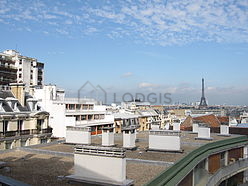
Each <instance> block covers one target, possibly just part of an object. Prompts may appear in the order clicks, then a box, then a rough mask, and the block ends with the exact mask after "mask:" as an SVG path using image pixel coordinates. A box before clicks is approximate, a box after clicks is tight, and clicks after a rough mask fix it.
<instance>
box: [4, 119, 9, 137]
mask: <svg viewBox="0 0 248 186" xmlns="http://www.w3.org/2000/svg"><path fill="white" fill-rule="evenodd" d="M8 125H9V122H8V121H3V133H4V134H5V133H6V132H7V131H8Z"/></svg>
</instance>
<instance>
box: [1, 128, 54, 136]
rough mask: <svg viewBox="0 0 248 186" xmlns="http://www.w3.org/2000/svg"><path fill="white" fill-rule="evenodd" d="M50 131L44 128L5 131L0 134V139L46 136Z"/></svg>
mask: <svg viewBox="0 0 248 186" xmlns="http://www.w3.org/2000/svg"><path fill="white" fill-rule="evenodd" d="M52 130H53V129H52V128H46V129H41V130H37V129H27V130H15V131H5V132H0V138H5V137H15V136H24V135H33V134H48V133H52Z"/></svg>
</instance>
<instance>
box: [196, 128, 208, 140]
mask: <svg viewBox="0 0 248 186" xmlns="http://www.w3.org/2000/svg"><path fill="white" fill-rule="evenodd" d="M198 138H206V139H207V138H210V128H206V127H199V128H198Z"/></svg>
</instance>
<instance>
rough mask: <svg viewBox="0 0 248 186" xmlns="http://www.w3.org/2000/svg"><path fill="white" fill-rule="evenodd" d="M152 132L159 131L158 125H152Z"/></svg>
mask: <svg viewBox="0 0 248 186" xmlns="http://www.w3.org/2000/svg"><path fill="white" fill-rule="evenodd" d="M151 127H152V130H159V125H152V126H151Z"/></svg>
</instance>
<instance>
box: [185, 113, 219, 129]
mask: <svg viewBox="0 0 248 186" xmlns="http://www.w3.org/2000/svg"><path fill="white" fill-rule="evenodd" d="M193 122H198V123H205V124H207V125H208V126H209V127H219V126H220V124H221V122H220V121H219V119H218V118H217V117H216V116H215V115H213V114H211V115H205V116H199V117H194V118H192V117H191V116H188V117H187V118H186V119H185V121H184V122H183V123H182V124H181V126H182V127H192V124H193Z"/></svg>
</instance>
